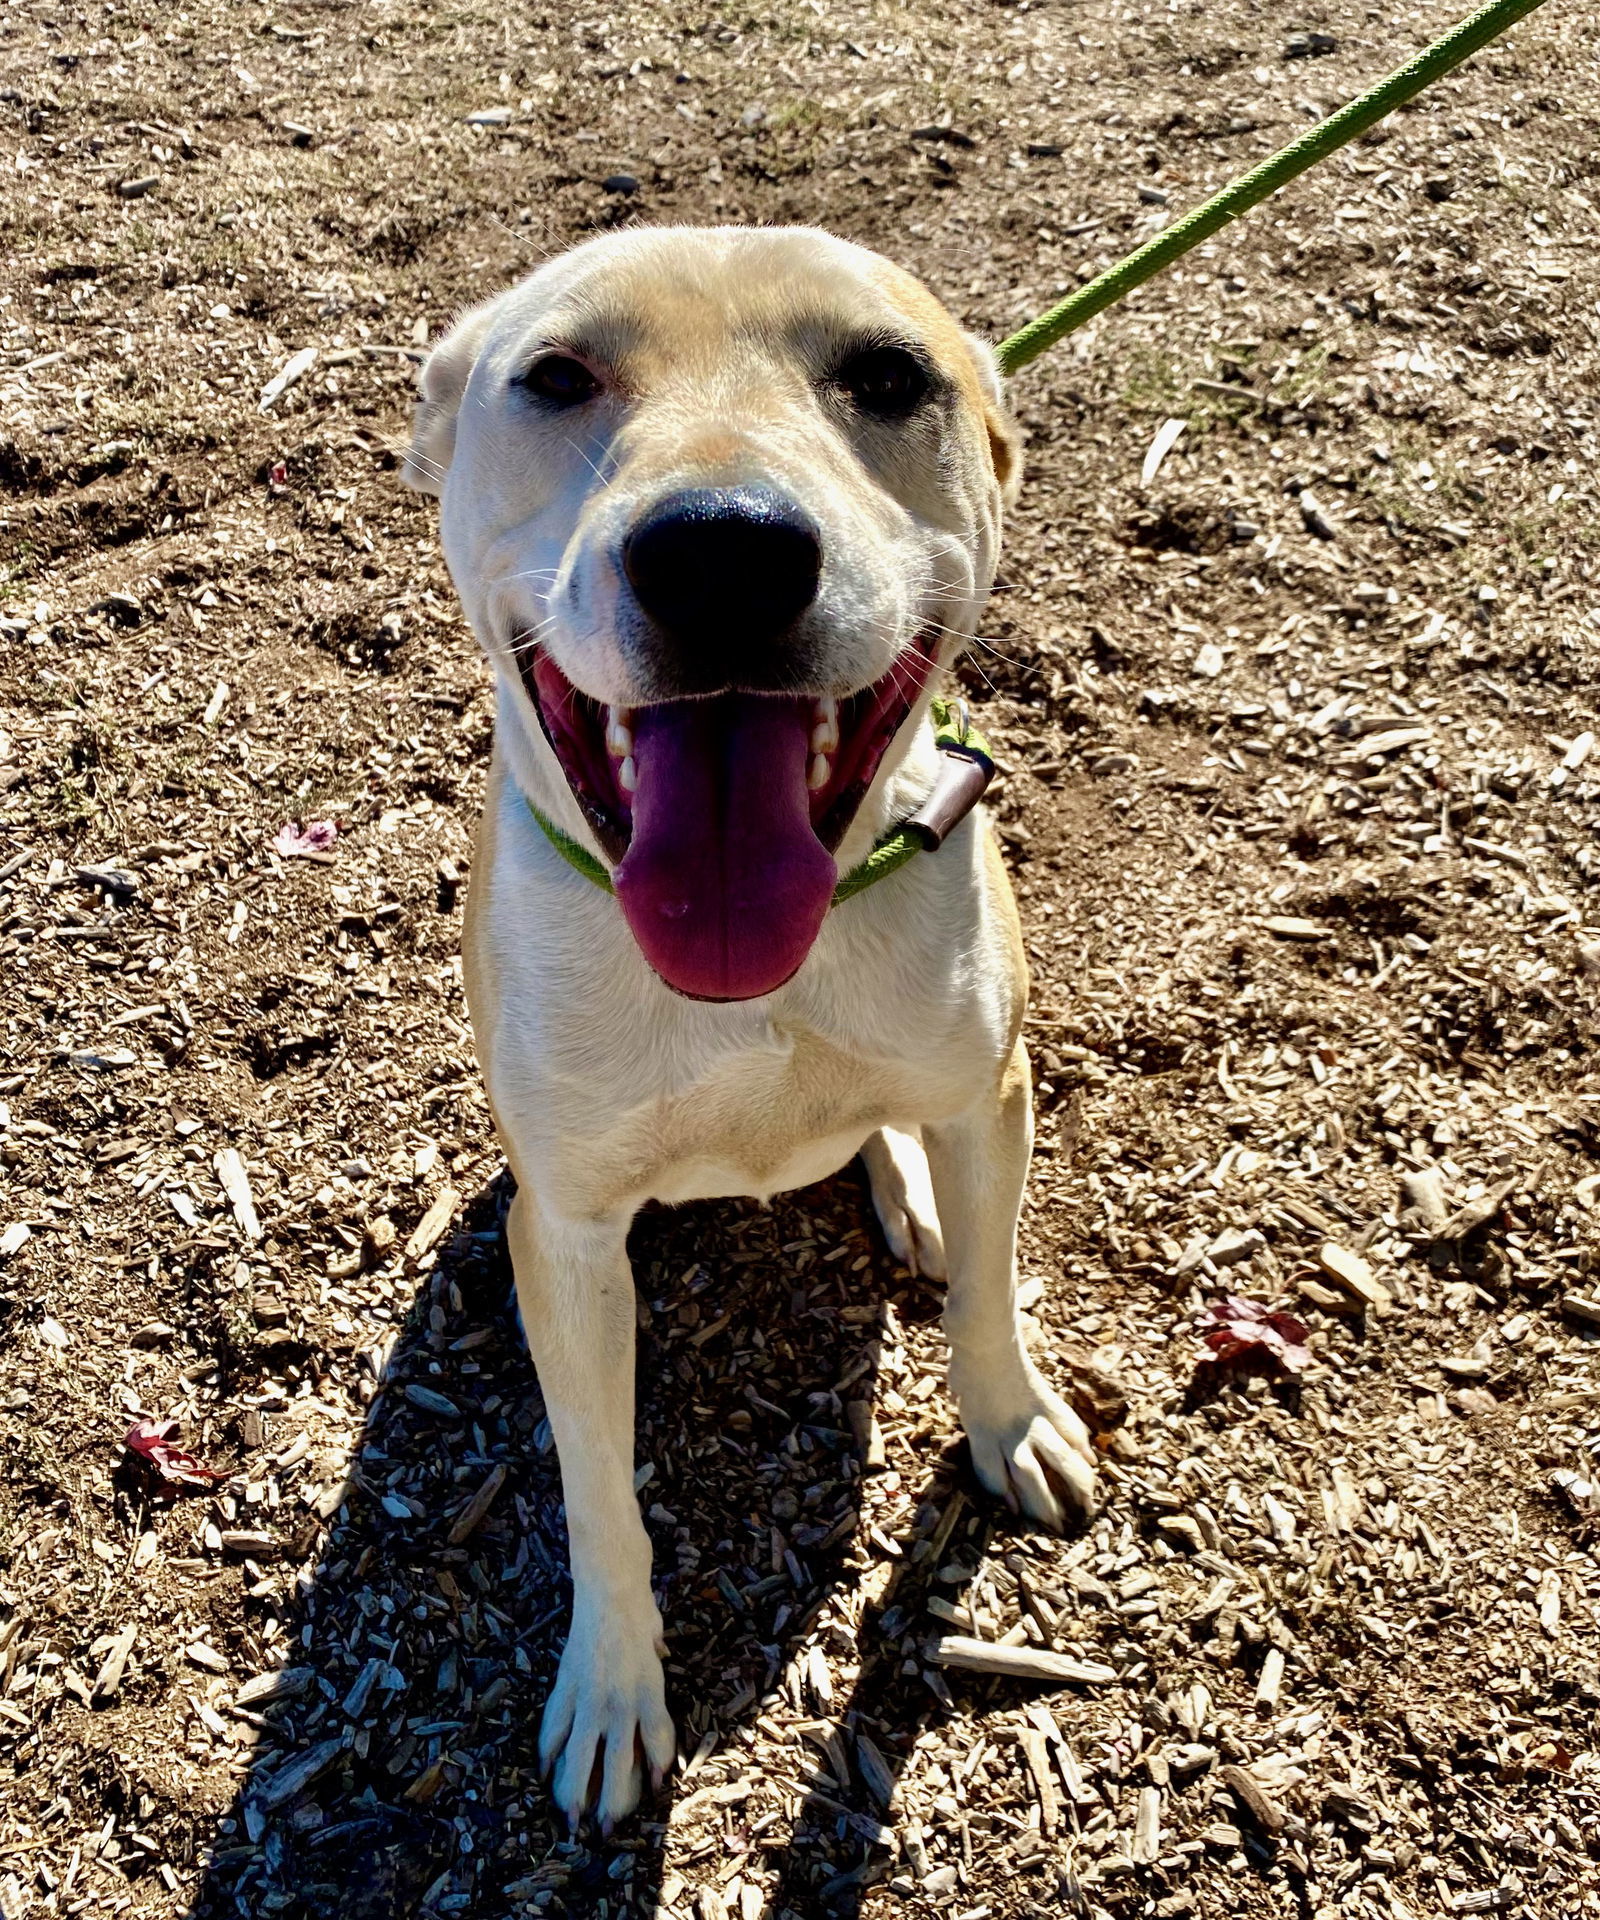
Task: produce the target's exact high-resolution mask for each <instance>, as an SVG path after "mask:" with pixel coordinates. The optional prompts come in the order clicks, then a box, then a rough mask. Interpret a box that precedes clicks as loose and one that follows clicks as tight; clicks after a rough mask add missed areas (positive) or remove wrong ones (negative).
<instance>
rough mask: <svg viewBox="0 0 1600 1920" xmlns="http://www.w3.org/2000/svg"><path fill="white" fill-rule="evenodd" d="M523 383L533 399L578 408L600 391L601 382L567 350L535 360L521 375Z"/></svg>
mask: <svg viewBox="0 0 1600 1920" xmlns="http://www.w3.org/2000/svg"><path fill="white" fill-rule="evenodd" d="M522 385H523V386H524V387H526V388H527V390H528V392H529V393H531V394H532V395H533V397H534V398H535V399H536V400H543V401H544V402H545V403H546V404H547V405H548V406H552V407H581V406H582V405H583V403H584V402H585V401H586V400H592V399H593V398H594V397H595V395H596V394H597V393H598V392H599V391H600V382H599V381H598V380H597V379H596V378H595V377H594V375H593V374H592V373H591V372H590V371H589V369H588V368H587V367H586V366H585V365H584V364H583V362H582V361H581V360H574V359H573V357H572V356H571V354H569V353H547V354H546V355H545V356H544V358H543V359H542V360H535V361H534V363H533V365H532V366H531V367H529V369H528V371H527V372H526V373H525V374H524V375H523V376H522Z"/></svg>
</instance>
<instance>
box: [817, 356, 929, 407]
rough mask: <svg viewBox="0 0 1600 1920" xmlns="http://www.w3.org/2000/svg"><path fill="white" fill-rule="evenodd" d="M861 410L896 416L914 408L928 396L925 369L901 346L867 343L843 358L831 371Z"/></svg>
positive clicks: (927, 381)
mask: <svg viewBox="0 0 1600 1920" xmlns="http://www.w3.org/2000/svg"><path fill="white" fill-rule="evenodd" d="M834 378H835V380H837V382H838V384H839V385H840V386H841V387H843V389H844V390H845V392H846V393H847V394H849V396H850V398H851V399H852V400H853V401H854V402H855V404H856V405H857V406H858V407H859V408H860V409H861V411H862V412H863V413H871V414H875V415H877V417H878V418H879V419H881V420H896V419H900V418H901V417H903V416H904V415H905V414H908V413H912V412H914V411H915V410H916V409H917V408H918V407H920V406H921V405H922V403H923V401H924V400H926V399H927V397H928V387H929V384H930V382H929V380H928V375H927V371H926V369H925V368H924V367H923V365H922V362H921V361H920V360H918V358H917V357H916V355H915V354H913V353H907V352H906V350H905V348H904V347H868V348H866V349H865V350H864V351H863V352H861V353H855V354H852V355H851V356H850V358H849V359H848V360H846V361H845V363H844V365H843V366H842V367H840V369H839V371H838V372H837V373H836V374H835V375H834Z"/></svg>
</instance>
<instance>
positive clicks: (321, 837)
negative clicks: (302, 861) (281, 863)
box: [272, 820, 339, 856]
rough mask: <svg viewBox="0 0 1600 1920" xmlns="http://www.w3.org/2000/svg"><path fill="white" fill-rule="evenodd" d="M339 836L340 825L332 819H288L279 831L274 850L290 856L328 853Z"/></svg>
mask: <svg viewBox="0 0 1600 1920" xmlns="http://www.w3.org/2000/svg"><path fill="white" fill-rule="evenodd" d="M338 837H339V829H338V826H337V825H336V823H335V822H334V821H332V820H303V821H302V820H286V821H285V822H284V823H283V825H282V826H281V827H279V829H278V831H277V835H276V837H275V838H274V840H273V842H272V850H273V852H274V853H282V854H287V855H290V856H293V855H295V854H305V853H326V852H327V851H328V849H329V847H331V846H332V845H333V843H334V841H335V840H337V839H338Z"/></svg>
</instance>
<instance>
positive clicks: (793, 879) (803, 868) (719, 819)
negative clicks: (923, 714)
mask: <svg viewBox="0 0 1600 1920" xmlns="http://www.w3.org/2000/svg"><path fill="white" fill-rule="evenodd" d="M936 641H937V635H936V634H934V633H932V632H927V633H924V634H922V635H919V637H918V639H917V642H916V644H915V646H914V647H912V648H909V649H908V650H907V651H906V652H905V653H903V654H902V655H901V656H900V658H899V659H897V660H896V662H895V664H894V666H893V667H891V668H890V670H889V672H888V673H886V674H885V675H884V677H883V678H882V679H881V680H878V681H875V682H874V683H873V684H872V685H871V686H869V687H864V688H863V689H862V690H861V691H860V692H859V693H854V694H851V695H850V696H849V697H848V698H846V699H843V700H833V699H828V698H821V699H819V698H816V697H814V696H812V695H809V694H803V695H789V694H771V693H720V694H715V695H712V696H711V697H709V698H707V699H698V700H669V701H663V702H661V703H660V704H659V705H656V706H648V707H634V708H629V709H620V708H615V707H605V706H602V705H601V704H600V703H599V702H598V701H595V700H591V699H590V698H589V697H588V695H586V694H583V693H580V692H579V691H578V690H577V688H576V687H574V686H573V684H572V682H571V681H570V680H568V678H567V677H566V675H565V674H564V673H563V672H562V671H561V669H560V667H559V666H557V665H556V663H555V661H554V660H552V659H551V658H550V656H549V654H548V653H546V652H545V651H544V650H543V649H539V650H537V651H535V652H534V653H533V654H532V655H531V656H530V655H526V654H525V655H523V656H521V658H522V677H523V682H524V684H525V686H526V687H527V690H528V693H529V695H530V697H531V698H532V700H533V703H534V706H535V707H536V708H537V710H538V714H539V722H540V725H541V726H542V727H543V728H544V732H545V737H546V738H547V739H548V740H549V742H550V745H551V747H552V748H553V749H554V752H555V755H556V758H557V759H558V760H559V761H560V762H561V769H562V771H563V773H565V775H566V776H567V784H568V785H569V786H570V787H571V789H572V791H573V794H574V796H575V797H576V799H577V801H578V804H579V805H580V806H581V807H582V808H583V811H584V815H585V817H586V818H587V820H588V821H589V823H590V825H591V826H592V827H593V828H594V831H595V834H596V836H597V838H598V839H599V841H600V844H601V846H602V847H603V848H604V849H605V852H606V854H607V855H608V857H609V858H610V859H611V860H612V862H613V863H614V872H613V876H612V878H613V883H614V885H615V887H616V893H617V900H618V903H619V904H620V906H621V908H622V911H623V914H624V916H625V917H626V919H627V922H628V926H629V928H630V929H631V931H632V933H633V937H634V939H635V940H636V941H637V942H638V943H639V947H640V950H641V952H642V953H643V954H644V957H645V958H646V960H648V961H649V963H650V965H651V966H652V967H653V968H654V969H655V971H656V972H657V973H658V974H659V975H660V976H661V978H662V979H663V980H665V981H666V983H667V985H668V986H670V987H674V988H676V989H677V991H678V992H679V993H684V994H688V995H691V996H692V997H693V998H695V999H697V1000H751V999H754V998H755V997H756V996H757V995H758V994H763V993H771V992H773V991H774V989H776V988H778V987H781V986H782V985H783V983H784V981H786V980H787V979H788V978H789V977H790V976H791V975H792V974H793V973H794V972H795V971H796V969H797V968H798V967H799V966H800V964H801V962H802V961H803V960H804V959H805V957H806V955H807V954H808V953H809V952H810V951H811V946H812V943H813V942H814V941H815V939H816V937H817V933H818V930H819V929H820V927H821V925H822V921H823V916H824V915H825V914H826V913H827V911H828V906H829V903H830V901H831V899H832V897H833V889H834V886H835V884H836V882H837V880H838V869H837V868H836V866H835V864H834V861H833V850H834V849H835V848H836V847H837V846H838V845H839V842H840V841H841V840H842V839H843V838H844V835H845V831H846V829H847V828H848V827H849V825H850V822H851V821H852V820H853V819H854V818H855V815H856V811H857V809H858V808H859V807H860V805H861V802H862V800H863V799H864V798H865V796H866V793H867V789H868V788H869V787H870V786H871V785H872V781H873V778H874V776H875V775H876V773H877V771H878V767H879V765H880V763H881V762H882V759H883V756H884V753H885V751H886V750H887V748H888V746H889V743H890V741H891V740H892V739H893V738H894V736H895V734H896V733H898V732H899V730H900V728H901V726H902V725H903V724H904V722H905V719H906V716H907V715H908V714H909V713H910V711H911V709H912V707H913V706H914V705H915V704H916V702H917V699H918V698H919V696H920V695H921V693H922V690H923V688H924V686H925V685H926V683H927V680H928V677H929V675H930V674H931V673H932V671H933V666H934V654H935V646H936Z"/></svg>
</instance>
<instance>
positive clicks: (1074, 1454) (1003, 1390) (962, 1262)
mask: <svg viewBox="0 0 1600 1920" xmlns="http://www.w3.org/2000/svg"><path fill="white" fill-rule="evenodd" d="M923 1139H924V1141H925V1142H926V1145H927V1150H928V1167H929V1171H930V1173H931V1174H932V1176H933V1192H934V1197H935V1199H936V1201H937V1203H938V1208H939V1218H940V1220H941V1221H942V1223H943V1226H944V1241H945V1252H946V1256H947V1258H948V1260H949V1266H950V1284H949V1291H948V1292H947V1294H946V1296H945V1310H944V1325H945V1332H946V1334H947V1335H948V1336H949V1340H950V1391H951V1393H952V1394H953V1396H954V1398H955V1401H956V1405H957V1407H958V1408H959V1410H960V1413H961V1424H962V1425H963V1426H964V1427H965V1428H966V1430H967V1439H968V1440H969V1442H970V1443H971V1446H972V1464H973V1466H974V1468H975V1469H976V1471H977V1475H978V1478H979V1479H980V1480H981V1481H982V1482H983V1484H984V1485H985V1486H986V1487H988V1488H989V1490H990V1491H991V1492H992V1493H997V1494H999V1495H1001V1497H1002V1498H1003V1499H1004V1500H1005V1501H1006V1502H1007V1504H1008V1505H1009V1506H1011V1507H1013V1508H1017V1507H1020V1508H1021V1509H1022V1510H1023V1511H1024V1512H1025V1513H1028V1514H1031V1515H1032V1516H1033V1518H1034V1519H1036V1520H1042V1521H1044V1522H1045V1523H1046V1524H1047V1525H1049V1526H1054V1527H1059V1526H1061V1525H1062V1524H1063V1523H1064V1521H1065V1519H1066V1517H1067V1515H1068V1514H1069V1513H1076V1514H1079V1515H1086V1514H1089V1513H1091V1512H1093V1510H1094V1450H1093V1447H1092V1445H1091V1444H1090V1440H1089V1434H1088V1430H1087V1429H1086V1428H1085V1426H1084V1424H1083V1422H1082V1421H1081V1420H1080V1419H1079V1418H1078V1416H1077V1415H1076V1414H1075V1413H1074V1412H1073V1411H1072V1409H1071V1408H1070V1407H1069V1406H1068V1405H1067V1404H1066V1402H1065V1401H1064V1400H1062V1399H1061V1398H1060V1396H1059V1395H1058V1394H1056V1393H1055V1392H1054V1391H1053V1390H1052V1389H1051V1387H1050V1386H1049V1385H1048V1384H1047V1383H1046V1381H1045V1380H1044V1378H1043V1376H1042V1375H1041V1374H1040V1372H1039V1370H1038V1368H1037V1367H1036V1366H1035V1365H1034V1364H1033V1362H1032V1360H1031V1359H1029V1357H1028V1354H1027V1351H1026V1349H1025V1348H1024V1346H1023V1342H1022V1327H1021V1322H1020V1320H1019V1318H1018V1313H1017V1301H1016V1291H1017V1216H1018V1214H1019V1213H1020V1211H1021V1208H1022V1189H1023V1183H1024V1181H1025V1180H1026V1179H1027V1175H1028V1158H1029V1155H1030V1153H1031V1152H1032V1148H1033V1112H1032V1099H1031V1090H1030V1084H1029V1075H1028V1056H1027V1054H1026V1052H1025V1051H1024V1050H1023V1046H1022V1043H1021V1041H1020V1040H1019V1041H1018V1042H1017V1045H1016V1048H1015V1050H1014V1051H1013V1053H1012V1055H1011V1058H1010V1060H1009V1061H1008V1062H1007V1063H1006V1066H1005V1069H1004V1071H1003V1073H1002V1074H1001V1076H1000V1082H999V1085H998V1087H997V1088H994V1089H993V1090H991V1091H989V1092H987V1093H986V1094H985V1097H984V1098H983V1099H982V1100H981V1101H980V1102H979V1103H978V1104H976V1105H975V1106H973V1107H971V1108H969V1109H968V1111H967V1112H966V1113H964V1114H963V1115H961V1116H960V1118H958V1119H957V1120H954V1121H951V1122H947V1123H945V1124H942V1125H940V1126H937V1127H932V1126H930V1127H925V1128H924V1129H923Z"/></svg>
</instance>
